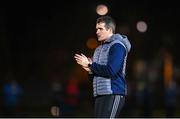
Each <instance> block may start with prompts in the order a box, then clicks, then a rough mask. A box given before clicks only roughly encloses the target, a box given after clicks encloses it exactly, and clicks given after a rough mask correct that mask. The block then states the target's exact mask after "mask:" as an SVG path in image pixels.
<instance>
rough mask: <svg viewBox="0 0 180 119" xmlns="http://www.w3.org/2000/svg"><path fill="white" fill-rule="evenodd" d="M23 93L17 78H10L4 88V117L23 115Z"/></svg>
mask: <svg viewBox="0 0 180 119" xmlns="http://www.w3.org/2000/svg"><path fill="white" fill-rule="evenodd" d="M22 94H23V89H22V87H21V86H20V85H19V84H18V82H17V81H16V80H13V79H9V80H8V82H7V83H5V84H4V86H3V88H2V96H3V97H2V98H3V100H2V101H3V102H2V103H3V110H2V111H3V117H18V116H21V113H20V108H21V101H22V100H21V96H22Z"/></svg>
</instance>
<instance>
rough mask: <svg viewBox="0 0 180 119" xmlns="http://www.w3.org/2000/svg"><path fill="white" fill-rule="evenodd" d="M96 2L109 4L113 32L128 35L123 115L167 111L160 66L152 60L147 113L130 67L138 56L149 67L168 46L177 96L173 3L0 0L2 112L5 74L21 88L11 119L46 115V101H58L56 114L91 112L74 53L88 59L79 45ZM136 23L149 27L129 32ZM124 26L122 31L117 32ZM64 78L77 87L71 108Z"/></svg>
mask: <svg viewBox="0 0 180 119" xmlns="http://www.w3.org/2000/svg"><path fill="white" fill-rule="evenodd" d="M99 4H105V5H107V6H108V8H109V12H108V15H111V16H112V17H113V18H114V19H115V20H116V22H117V31H118V32H120V33H122V34H125V35H127V36H128V38H129V40H130V42H131V44H132V49H131V52H130V54H129V58H128V63H127V82H128V83H130V84H129V85H130V86H129V87H130V89H129V90H130V91H131V92H130V93H129V97H128V98H127V99H128V101H129V102H128V103H127V104H126V105H125V108H124V110H123V112H122V117H149V116H153V117H165V116H166V112H165V107H164V106H165V103H164V96H163V94H164V90H165V89H166V88H165V87H164V86H163V82H164V81H163V72H162V70H163V69H162V67H163V65H162V66H160V68H159V67H158V66H159V65H155V67H158V68H157V70H156V71H157V72H158V77H159V78H157V79H155V80H156V81H155V82H156V83H155V85H154V86H155V87H154V88H153V89H154V90H155V91H154V90H153V91H154V93H153V91H152V92H151V93H150V97H153V100H151V101H149V102H150V104H151V105H153V107H151V108H148V109H149V110H150V111H148V112H150V114H149V113H148V114H149V115H141V110H143V106H141V104H140V106H139V105H138V104H139V103H138V102H137V98H136V97H137V95H136V94H137V92H138V91H137V87H138V86H137V85H138V84H137V82H138V81H137V79H136V78H135V75H134V74H135V72H134V65H135V63H136V61H137V60H139V59H141V60H143V61H144V62H146V63H147V64H148V65H151V62H152V61H153V59H154V58H156V57H158V56H161V53H162V52H164V51H168V52H169V53H170V54H171V55H172V57H173V66H174V67H175V69H176V70H174V71H176V72H175V73H174V74H176V75H175V76H173V77H174V78H173V80H175V81H176V84H177V89H176V91H177V93H178V95H177V98H179V91H178V88H179V75H178V74H179V65H180V64H179V60H180V55H179V51H180V49H179V46H178V45H179V44H178V43H179V41H178V40H179V27H178V26H179V13H178V11H179V10H178V6H177V3H174V2H173V1H168V2H165V1H163V2H159V3H157V1H156V2H155V1H119V0H103V1H100V0H94V1H92V0H91V1H85V0H84V1H68V0H67V1H63V0H60V1H26V2H22V1H21V2H20V1H19V2H18V1H11V2H10V1H5V2H1V3H0V71H1V72H0V79H1V80H0V87H1V99H0V100H1V107H2V108H1V113H0V114H1V117H6V116H7V115H5V113H4V111H3V110H4V108H3V106H2V105H3V103H4V102H3V101H4V100H3V99H4V96H3V86H4V85H5V83H6V82H7V81H9V80H12V79H14V80H16V81H18V83H19V84H20V86H21V87H22V89H23V95H22V97H21V102H20V104H19V105H20V109H19V111H18V112H17V114H16V116H20V117H52V114H51V112H50V109H51V106H53V105H58V106H60V110H61V111H60V112H61V113H62V114H60V115H63V112H64V113H65V114H64V116H67V115H69V113H71V115H72V117H92V115H93V104H92V101H93V99H92V87H91V83H90V82H89V81H88V80H87V74H86V72H84V71H83V70H82V69H81V68H80V67H79V66H78V65H77V64H76V63H75V61H74V54H75V53H80V52H82V53H84V54H85V55H87V56H92V53H93V51H94V49H88V48H87V47H86V42H87V40H88V39H89V38H92V37H93V38H95V37H96V35H95V21H96V18H97V17H99V16H98V15H97V13H96V6H97V5H99ZM140 20H143V21H145V22H146V23H147V25H148V29H147V32H145V33H140V32H138V31H137V29H136V23H137V22H138V21H140ZM124 26H125V28H127V29H123V28H124ZM160 59H161V60H160V64H163V57H161V58H160ZM148 65H147V66H148ZM144 79H146V76H145V77H144ZM69 80H73V81H74V80H75V82H76V86H77V87H76V88H77V89H78V90H79V93H78V94H79V95H78V98H77V97H76V98H77V100H78V101H77V100H76V101H77V102H78V103H76V104H77V105H78V106H77V105H76V106H77V107H78V108H75V109H74V108H73V107H68V106H67V105H66V103H67V102H66V100H68V99H67V98H68V96H67V92H66V87H67V85H68V81H69ZM54 82H55V84H58V86H59V88H58V89H57V90H56V89H55V91H54V90H53V88H52V84H53V83H54ZM144 82H145V84H147V85H148V83H149V82H148V81H147V80H144ZM149 85H152V84H149ZM56 91H57V92H56ZM58 91H59V92H58ZM54 93H55V94H54ZM73 96H74V95H73ZM72 98H74V97H71V99H72ZM76 98H75V99H76ZM143 99H144V98H143ZM54 100H55V101H54ZM177 100H178V99H177ZM73 104H74V103H73ZM157 104H158V105H157ZM156 106H157V107H156ZM176 106H177V108H176V110H175V111H174V112H175V114H174V115H175V116H176V117H179V116H180V115H178V111H179V101H177V102H176ZM145 107H148V106H145ZM73 109H74V110H73ZM69 110H73V111H71V112H70V111H69ZM66 113H67V114H66Z"/></svg>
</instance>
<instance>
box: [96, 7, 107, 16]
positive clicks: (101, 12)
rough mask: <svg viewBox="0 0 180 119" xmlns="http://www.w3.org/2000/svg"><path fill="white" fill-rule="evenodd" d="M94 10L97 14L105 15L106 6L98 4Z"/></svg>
mask: <svg viewBox="0 0 180 119" xmlns="http://www.w3.org/2000/svg"><path fill="white" fill-rule="evenodd" d="M96 12H97V14H99V15H105V14H107V13H108V8H107V6H106V5H103V4H100V5H98V6H97V7H96Z"/></svg>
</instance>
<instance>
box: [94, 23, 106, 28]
mask: <svg viewBox="0 0 180 119" xmlns="http://www.w3.org/2000/svg"><path fill="white" fill-rule="evenodd" d="M104 27H105V23H103V22H100V23H97V24H96V28H104Z"/></svg>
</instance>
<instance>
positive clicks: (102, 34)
mask: <svg viewBox="0 0 180 119" xmlns="http://www.w3.org/2000/svg"><path fill="white" fill-rule="evenodd" d="M111 34H112V30H111V29H106V28H105V23H98V24H96V35H97V38H98V41H105V40H107V39H108V38H109V37H110V35H111Z"/></svg>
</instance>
